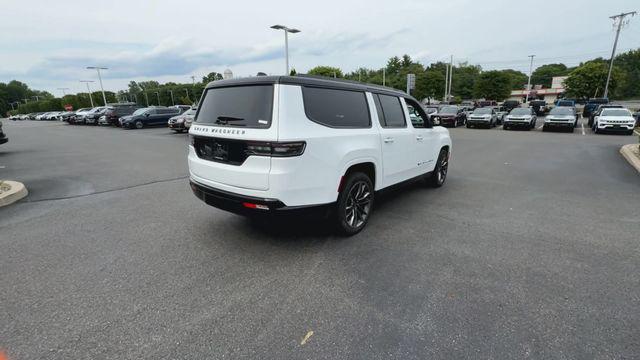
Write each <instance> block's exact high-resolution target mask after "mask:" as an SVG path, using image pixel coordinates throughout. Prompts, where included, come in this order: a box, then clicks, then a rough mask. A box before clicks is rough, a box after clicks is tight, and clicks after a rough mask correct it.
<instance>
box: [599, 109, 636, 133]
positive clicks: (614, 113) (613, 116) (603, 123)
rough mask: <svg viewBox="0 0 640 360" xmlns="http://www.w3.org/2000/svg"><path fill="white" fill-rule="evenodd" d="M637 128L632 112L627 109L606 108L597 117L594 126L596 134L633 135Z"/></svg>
mask: <svg viewBox="0 0 640 360" xmlns="http://www.w3.org/2000/svg"><path fill="white" fill-rule="evenodd" d="M635 126H636V119H634V117H633V115H632V114H631V111H629V109H625V108H604V109H602V110H601V111H600V113H599V114H598V115H596V117H595V119H594V124H593V132H595V133H596V134H599V133H603V132H623V133H625V134H627V135H631V134H633V128H634V127H635Z"/></svg>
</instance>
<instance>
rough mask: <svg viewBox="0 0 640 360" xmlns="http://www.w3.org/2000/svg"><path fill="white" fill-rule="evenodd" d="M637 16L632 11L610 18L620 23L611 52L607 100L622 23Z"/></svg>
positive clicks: (605, 87)
mask: <svg viewBox="0 0 640 360" xmlns="http://www.w3.org/2000/svg"><path fill="white" fill-rule="evenodd" d="M629 15H631V16H635V15H636V12H635V11H631V12H628V13H622V14H619V15H614V16H610V17H609V18H610V19H613V21H614V24H615V22H616V21H617V22H618V29H617V30H616V39H615V41H614V42H613V50H611V60H610V61H609V74H607V84H606V85H605V86H604V97H605V98H607V97H608V96H609V81H611V70H613V58H614V57H615V55H616V47H618V37H619V36H620V30H621V29H622V22H623V20H624V18H625V17H627V16H629Z"/></svg>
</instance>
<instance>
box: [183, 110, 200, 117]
mask: <svg viewBox="0 0 640 360" xmlns="http://www.w3.org/2000/svg"><path fill="white" fill-rule="evenodd" d="M197 111H198V109H189V110H187V111H185V112H184V113H183V114H182V115H188V116H191V115H195V114H196V112H197Z"/></svg>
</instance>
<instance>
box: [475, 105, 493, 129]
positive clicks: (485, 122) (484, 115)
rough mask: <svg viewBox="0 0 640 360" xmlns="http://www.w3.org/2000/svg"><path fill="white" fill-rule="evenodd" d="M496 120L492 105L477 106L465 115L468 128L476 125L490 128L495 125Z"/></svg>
mask: <svg viewBox="0 0 640 360" xmlns="http://www.w3.org/2000/svg"><path fill="white" fill-rule="evenodd" d="M497 122H498V120H497V117H496V111H495V109H494V108H493V107H481V108H477V109H475V110H473V112H472V113H471V115H469V116H468V117H467V127H468V128H469V127H472V126H475V127H477V126H478V125H480V126H484V127H486V128H491V127H493V126H496V124H497Z"/></svg>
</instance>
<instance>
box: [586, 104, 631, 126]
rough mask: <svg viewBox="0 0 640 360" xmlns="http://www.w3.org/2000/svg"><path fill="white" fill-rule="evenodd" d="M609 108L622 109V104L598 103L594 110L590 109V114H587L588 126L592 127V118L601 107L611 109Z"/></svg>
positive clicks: (598, 112)
mask: <svg viewBox="0 0 640 360" xmlns="http://www.w3.org/2000/svg"><path fill="white" fill-rule="evenodd" d="M611 108H617V109H622V108H623V106H622V105H616V104H601V105H598V107H597V108H596V109H595V110H593V111H591V114H590V115H589V122H588V124H589V127H591V128H592V129H593V127H594V125H593V124H594V119H595V118H596V116H598V115H599V114H600V112H601V111H602V110H603V109H611Z"/></svg>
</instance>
